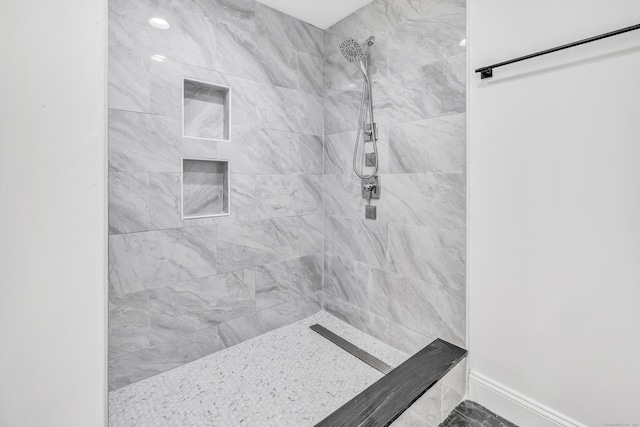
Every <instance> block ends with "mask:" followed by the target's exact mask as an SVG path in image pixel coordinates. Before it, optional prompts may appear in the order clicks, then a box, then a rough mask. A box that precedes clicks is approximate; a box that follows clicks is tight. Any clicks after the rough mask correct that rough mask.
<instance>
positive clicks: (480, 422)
mask: <svg viewBox="0 0 640 427" xmlns="http://www.w3.org/2000/svg"><path fill="white" fill-rule="evenodd" d="M440 427H518V426H516V425H515V424H513V423H512V422H509V421H507V420H505V419H504V418H502V417H501V416H499V415H496V414H495V413H493V412H491V411H490V410H488V409H487V408H485V407H484V406H481V405H478V404H477V403H475V402H471V401H470V400H465V401H464V402H462V403H461V404H459V405H458V406H457V407H456V408H455V409H454V410H453V411H452V412H451V413H450V414H449V416H448V417H447V418H446V419H445V420H444V421H443V422H442V424H440Z"/></svg>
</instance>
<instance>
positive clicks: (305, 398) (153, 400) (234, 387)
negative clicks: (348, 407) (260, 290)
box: [109, 311, 409, 427]
mask: <svg viewBox="0 0 640 427" xmlns="http://www.w3.org/2000/svg"><path fill="white" fill-rule="evenodd" d="M315 324H319V325H322V326H323V327H325V328H326V329H328V330H329V331H331V332H333V333H334V334H336V335H337V336H338V338H341V339H343V340H345V341H347V342H348V343H350V344H352V345H353V346H354V347H356V348H359V349H361V351H363V352H366V353H368V354H370V355H375V358H377V359H380V361H381V362H382V363H384V364H386V365H388V366H389V367H395V366H398V365H400V364H401V363H402V362H404V361H405V360H407V359H408V358H409V356H408V355H407V354H405V353H403V352H401V351H398V350H396V349H394V348H392V347H390V346H388V345H386V344H384V343H382V342H381V341H378V340H377V339H375V338H373V337H371V336H369V335H366V334H364V333H363V332H361V331H359V330H357V329H355V328H353V327H352V326H350V325H347V324H346V323H344V322H342V321H341V320H339V319H337V318H336V317H334V316H332V315H330V314H329V313H327V312H324V311H321V312H319V313H316V314H314V315H313V316H310V317H307V318H306V319H303V320H301V321H299V322H296V323H294V324H292V325H289V326H285V327H283V328H280V329H277V330H274V331H271V332H268V333H266V334H263V335H261V336H258V337H256V338H254V339H252V340H249V341H246V342H243V343H241V344H238V345H236V346H234V347H230V348H228V349H225V350H222V351H220V352H217V353H214V354H211V355H209V356H206V357H204V358H202V359H199V360H196V361H194V362H191V363H189V364H186V365H183V366H181V367H178V368H175V369H173V370H171V371H167V372H164V373H162V374H159V375H156V376H154V377H151V378H147V379H145V380H142V381H139V382H137V383H134V384H131V385H128V386H125V387H123V388H121V389H118V390H114V391H112V392H111V393H109V425H110V426H111V427H120V426H154V427H161V426H242V425H244V426H261V427H263V426H264V427H267V426H296V427H304V426H313V425H315V424H316V423H318V422H320V421H322V420H323V419H325V418H326V417H328V416H329V415H331V414H332V413H334V412H335V411H336V410H338V409H339V408H341V407H342V406H343V405H344V404H345V403H347V402H349V401H350V400H351V399H353V398H354V397H356V396H358V394H360V393H361V392H362V391H363V390H365V389H366V388H367V387H369V386H371V385H372V384H374V383H376V382H377V381H378V380H380V379H381V378H383V377H384V374H382V373H381V372H379V371H378V370H376V369H374V368H372V367H371V366H369V365H367V364H365V363H363V362H362V361H361V360H360V359H358V358H356V357H354V356H352V355H351V354H349V353H348V352H346V351H344V350H343V349H342V348H340V347H338V346H337V345H335V344H334V343H333V342H331V341H329V340H328V339H326V338H324V337H323V336H321V335H319V334H317V333H316V332H314V331H313V330H311V329H310V327H311V326H312V325H315Z"/></svg>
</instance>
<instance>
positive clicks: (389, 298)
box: [369, 269, 465, 345]
mask: <svg viewBox="0 0 640 427" xmlns="http://www.w3.org/2000/svg"><path fill="white" fill-rule="evenodd" d="M369 307H370V309H371V311H372V312H373V313H375V314H378V315H380V316H382V317H384V318H386V319H389V320H391V321H393V322H395V323H397V324H399V325H401V326H404V327H406V328H408V329H412V330H414V331H416V332H418V333H420V334H422V335H425V336H430V337H438V338H442V339H445V340H447V341H449V342H451V343H453V344H456V345H463V344H464V339H465V294H464V293H463V292H460V291H456V290H453V289H450V288H447V287H444V286H441V285H435V284H433V283H428V282H422V281H419V280H415V279H409V278H407V277H403V276H400V275H398V274H393V273H389V272H386V271H383V270H379V269H372V271H371V294H370V299H369Z"/></svg>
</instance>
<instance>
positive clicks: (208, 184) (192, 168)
mask: <svg viewBox="0 0 640 427" xmlns="http://www.w3.org/2000/svg"><path fill="white" fill-rule="evenodd" d="M181 182H182V218H183V219H193V218H207V217H214V216H224V215H229V161H228V160H216V159H188V158H183V159H182V179H181Z"/></svg>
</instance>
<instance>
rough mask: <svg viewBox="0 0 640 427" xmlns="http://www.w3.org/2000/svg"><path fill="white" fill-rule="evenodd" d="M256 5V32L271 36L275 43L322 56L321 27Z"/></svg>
mask: <svg viewBox="0 0 640 427" xmlns="http://www.w3.org/2000/svg"><path fill="white" fill-rule="evenodd" d="M256 6H257V8H256V25H257V29H258V34H261V35H263V36H264V37H269V38H271V39H272V40H273V41H274V42H275V43H277V44H281V45H284V46H289V47H292V48H294V49H296V50H298V51H300V52H305V53H308V54H311V55H315V56H318V57H322V50H323V31H322V30H321V29H319V28H316V27H314V26H313V25H309V24H307V23H305V22H302V21H300V20H298V19H295V18H293V17H291V16H289V15H286V14H284V13H282V12H279V11H277V10H275V9H272V8H270V7H269V6H266V5H263V4H262V3H258V4H257V5H256Z"/></svg>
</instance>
